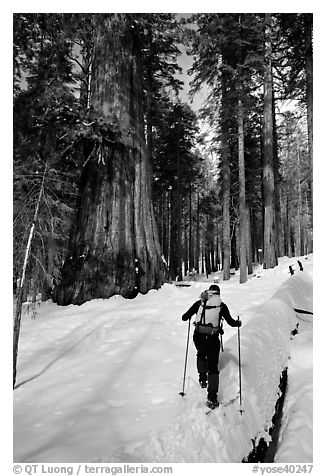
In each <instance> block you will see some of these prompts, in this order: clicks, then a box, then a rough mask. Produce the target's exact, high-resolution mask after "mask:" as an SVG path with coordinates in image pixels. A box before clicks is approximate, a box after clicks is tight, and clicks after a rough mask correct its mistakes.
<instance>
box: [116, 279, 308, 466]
mask: <svg viewBox="0 0 326 476" xmlns="http://www.w3.org/2000/svg"><path fill="white" fill-rule="evenodd" d="M311 299H312V280H311V277H310V275H309V274H307V273H306V274H304V273H301V274H297V275H296V276H293V277H291V278H289V279H288V280H287V281H286V282H285V284H284V285H283V286H282V287H281V288H280V289H279V290H278V291H277V292H276V293H275V294H274V295H273V296H272V298H271V299H270V300H269V301H267V302H266V303H265V304H264V305H262V306H261V307H260V309H259V310H258V311H257V313H256V314H255V316H254V317H253V318H252V319H251V320H250V322H249V323H248V324H247V325H245V326H244V328H242V331H241V334H242V338H241V343H242V345H241V361H242V386H243V389H244V391H243V393H242V399H243V410H244V411H243V413H242V412H240V411H239V410H240V408H239V401H238V400H237V399H235V398H234V397H236V395H237V392H238V359H237V355H238V352H237V338H236V336H233V337H232V338H231V339H229V341H228V342H227V345H226V346H225V350H224V353H223V354H222V356H221V361H220V388H221V391H220V392H219V398H220V400H221V401H222V402H223V401H225V402H227V401H230V400H232V399H234V402H232V403H231V404H229V405H226V406H221V408H219V409H218V410H215V411H214V412H212V414H210V418H209V419H207V420H206V421H205V413H204V416H203V415H200V416H198V413H201V412H198V408H197V406H198V402H200V400H202V399H203V398H204V396H203V395H202V394H200V392H196V391H195V389H193V388H192V389H191V390H190V396H189V402H190V404H189V405H188V406H187V405H185V408H184V409H183V411H182V412H181V413H180V415H179V416H178V418H177V419H176V421H175V422H174V423H173V424H172V425H170V426H169V427H165V428H163V429H160V430H158V431H155V432H152V434H151V435H150V436H149V438H148V440H147V441H146V442H145V443H144V444H143V445H142V446H140V447H138V448H134V449H133V456H134V458H136V459H137V460H138V461H146V460H148V458H150V457H151V458H153V459H154V461H158V462H160V463H162V462H169V461H173V462H177V463H187V462H188V463H189V462H194V463H195V462H198V461H201V462H205V463H227V462H229V463H230V462H233V463H237V462H241V461H242V460H243V459H244V458H246V457H247V456H248V455H249V453H250V452H251V450H252V449H253V446H252V441H253V440H254V441H257V442H258V441H259V440H260V438H264V439H265V440H266V441H267V442H269V441H270V435H269V433H268V430H269V428H270V427H271V426H272V418H273V415H274V413H275V404H276V401H277V399H278V396H279V388H278V386H279V381H280V376H281V373H282V371H283V370H284V368H285V367H287V366H288V359H289V356H290V353H291V331H292V330H294V329H295V328H296V324H297V319H296V314H295V312H294V310H293V305H295V304H297V303H298V301H300V304H302V305H303V306H306V307H307V306H311ZM189 447H191V448H196V451H194V452H193V453H192V454H191V455H189V451H188V448H189ZM126 457H127V458H128V459H132V457H131V455H126V454H122V455H114V460H117V459H118V458H122V459H121V461H123V460H124V459H125V458H126ZM139 458H140V459H139ZM189 458H190V459H189Z"/></svg>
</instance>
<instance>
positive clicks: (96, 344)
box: [13, 255, 313, 463]
mask: <svg viewBox="0 0 326 476" xmlns="http://www.w3.org/2000/svg"><path fill="white" fill-rule="evenodd" d="M300 260H301V261H302V263H303V266H304V271H303V272H300V271H299V270H298V266H297V264H296V258H292V259H288V258H282V259H280V261H279V263H280V264H279V266H278V267H276V268H275V269H271V270H262V269H258V270H256V274H255V276H254V277H252V278H251V279H250V280H249V281H248V282H247V283H245V284H241V285H240V284H239V279H238V276H234V277H233V278H232V279H231V280H230V281H226V282H223V281H222V282H220V288H221V298H222V300H223V301H224V302H225V303H226V304H227V305H228V307H229V309H230V312H231V315H232V316H233V317H234V318H236V316H237V315H240V318H241V319H242V321H243V327H242V328H241V348H242V356H241V358H242V385H243V395H242V398H243V410H244V413H243V414H242V415H241V414H240V412H239V411H238V410H239V398H237V397H238V351H237V329H234V328H231V327H229V326H228V325H227V324H225V326H224V330H225V334H224V352H223V353H222V354H221V359H220V370H221V384H220V393H219V398H220V400H221V401H223V402H225V403H229V402H230V404H229V405H227V406H225V407H221V408H220V409H218V410H215V411H214V412H213V413H211V414H210V415H209V416H206V415H205V413H204V408H205V406H204V403H205V399H206V398H205V397H206V392H205V390H202V389H200V388H199V385H198V383H197V380H198V378H197V372H196V359H195V349H194V346H193V344H192V342H190V346H189V356H188V367H187V378H186V386H185V393H186V397H185V398H181V397H180V395H179V392H180V391H181V390H182V383H183V369H184V359H185V350H186V339H187V330H188V323H186V322H183V321H182V320H181V315H182V314H183V313H184V312H185V311H186V310H187V309H188V308H189V307H190V305H191V304H192V303H193V302H194V301H196V300H197V299H198V296H199V294H200V292H201V291H203V290H204V289H207V287H208V284H209V283H210V282H212V281H213V278H214V276H213V275H212V276H211V277H210V278H209V279H208V280H206V279H205V280H203V281H202V282H198V281H197V282H196V283H192V285H191V286H190V287H176V286H174V285H171V284H165V285H164V286H163V287H162V288H161V289H160V290H158V291H156V290H152V291H150V292H149V293H148V294H147V295H139V296H137V297H136V299H133V300H126V299H123V298H122V297H120V296H114V297H112V298H111V299H108V300H94V301H91V302H88V303H85V304H83V305H82V306H73V305H70V306H67V307H59V306H57V305H55V304H53V303H51V302H46V303H43V304H42V305H41V306H40V307H39V308H38V310H37V316H36V318H35V319H31V317H30V315H27V314H24V315H23V318H22V328H21V337H20V346H19V359H18V374H17V388H16V389H15V391H14V427H13V430H14V461H15V462H25V463H28V462H45V463H46V462H51V463H55V462H62V463H64V462H70V463H73V462H94V463H95V462H98V463H100V462H149V461H150V462H153V463H155V462H163V461H169V462H171V463H176V462H187V463H188V462H189V463H190V462H196V463H204V462H211V463H215V462H240V461H241V459H242V458H243V457H245V456H246V455H247V454H248V453H249V451H250V449H251V440H250V438H251V437H258V436H266V435H265V433H264V431H265V430H266V429H267V428H268V423H269V422H270V419H271V417H272V414H273V409H274V405H275V399H276V397H277V385H278V380H279V377H280V373H281V370H282V367H284V365H288V366H289V387H288V394H287V398H286V401H285V406H284V409H285V417H284V420H283V425H282V428H281V432H280V434H281V442H280V444H279V448H278V451H277V454H276V461H277V462H280V463H283V462H300V463H303V462H305V463H310V462H312V335H313V333H312V317H310V318H309V317H308V319H307V320H305V321H304V320H303V319H298V317H297V315H296V314H295V313H294V312H293V307H298V308H305V309H308V310H310V311H311V310H312V265H313V257H312V255H309V256H308V257H302V258H300ZM289 264H295V270H296V273H295V275H294V276H292V277H291V276H290V274H289V270H288V266H289ZM297 322H299V334H298V335H297V336H295V337H294V339H293V340H292V341H291V340H290V338H289V335H290V331H291V330H292V329H293V328H294V327H295V325H296V323H297ZM191 333H192V329H191ZM290 354H291V359H290V360H288V356H289V355H290ZM232 400H233V401H232ZM265 427H266V428H265Z"/></svg>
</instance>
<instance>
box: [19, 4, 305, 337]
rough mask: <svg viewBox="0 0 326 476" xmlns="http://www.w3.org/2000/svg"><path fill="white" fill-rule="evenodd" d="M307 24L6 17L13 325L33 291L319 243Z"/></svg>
mask: <svg viewBox="0 0 326 476" xmlns="http://www.w3.org/2000/svg"><path fill="white" fill-rule="evenodd" d="M312 34H313V21H312V14H309V13H280V14H276V13H273V14H269V13H265V14H264V13H263V14H254V13H223V14H222V13H221V14H220V13H196V14H193V15H187V18H185V17H182V16H181V15H180V14H172V13H171V14H168V13H107V14H103V13H97V14H90V13H87V14H86V13H76V14H67V13H65V14H60V13H51V14H50V13H35V14H32V13H23V14H20V13H17V14H14V17H13V66H14V71H13V110H14V121H13V138H14V141H13V155H14V163H13V211H14V216H13V243H14V244H13V251H14V255H13V289H14V293H16V295H17V302H18V305H17V309H18V311H17V312H18V314H17V315H16V333H17V332H18V328H19V319H20V316H19V303H20V304H21V303H22V302H24V301H31V302H35V301H36V300H38V299H41V300H47V299H49V298H51V299H53V301H54V302H56V303H58V304H59V305H68V304H78V305H80V304H83V303H84V302H86V301H89V300H91V299H95V298H109V297H110V296H113V295H115V294H119V295H122V296H123V297H126V298H133V297H135V296H136V295H137V294H138V293H143V294H145V293H147V292H148V291H149V290H150V289H158V288H159V287H160V286H162V284H163V283H164V282H173V281H182V280H184V279H185V278H186V277H194V276H196V274H201V273H204V274H206V275H209V274H211V273H212V272H215V271H217V270H218V271H221V272H222V273H223V280H228V279H230V276H231V275H232V273H234V271H235V270H239V271H240V272H239V276H240V283H244V282H246V281H247V279H248V277H249V276H250V275H252V273H253V272H254V268H255V264H256V263H262V264H263V266H264V268H266V269H268V268H273V267H275V266H276V265H277V264H278V258H279V257H282V256H288V257H291V256H302V255H304V254H308V253H311V252H312V247H313V240H312V229H313V200H312V196H313V195H312V191H313V184H312V169H313V167H312V156H313V100H312V97H313V53H312V51H313V40H312ZM182 50H185V51H186V52H187V54H188V55H189V56H190V57H191V58H193V63H192V66H191V69H190V70H189V71H188V74H189V75H190V79H191V80H190V86H191V90H190V96H191V98H194V97H196V95H197V94H198V93H200V92H201V91H205V94H206V100H205V101H204V103H203V105H202V107H201V108H200V109H199V110H195V109H194V108H193V107H192V103H191V101H190V100H189V101H187V102H184V101H183V100H182V99H181V92H182V90H183V83H182V81H181V79H180V78H181V76H180V68H181V66H180V61H179V60H180V55H181V51H182ZM184 73H185V72H184Z"/></svg>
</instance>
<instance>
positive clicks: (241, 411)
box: [238, 316, 243, 415]
mask: <svg viewBox="0 0 326 476" xmlns="http://www.w3.org/2000/svg"><path fill="white" fill-rule="evenodd" d="M239 320H240V317H239V316H238V321H239ZM238 352H239V390H240V410H239V411H240V413H241V415H242V413H243V410H242V395H241V390H242V389H241V354H240V327H238Z"/></svg>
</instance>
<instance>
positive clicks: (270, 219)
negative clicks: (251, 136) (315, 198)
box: [263, 13, 277, 268]
mask: <svg viewBox="0 0 326 476" xmlns="http://www.w3.org/2000/svg"><path fill="white" fill-rule="evenodd" d="M265 22H266V30H265V31H266V40H265V62H266V64H265V78H264V132H263V134H264V153H263V187H264V268H274V267H275V266H276V265H277V240H276V222H275V189H274V165H273V80H272V42H271V14H270V13H266V14H265Z"/></svg>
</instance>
